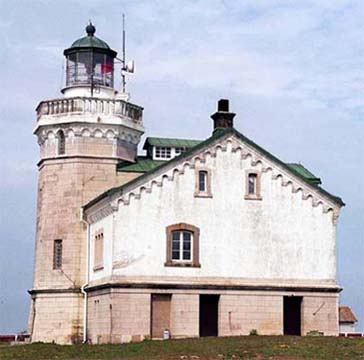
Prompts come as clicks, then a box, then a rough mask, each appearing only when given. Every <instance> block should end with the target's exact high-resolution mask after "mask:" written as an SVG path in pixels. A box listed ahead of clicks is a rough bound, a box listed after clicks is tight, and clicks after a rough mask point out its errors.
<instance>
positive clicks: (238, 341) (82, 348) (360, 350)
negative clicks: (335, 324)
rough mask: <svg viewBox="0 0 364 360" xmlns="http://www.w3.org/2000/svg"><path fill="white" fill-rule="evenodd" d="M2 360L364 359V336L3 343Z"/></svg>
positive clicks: (0, 353) (0, 347)
mask: <svg viewBox="0 0 364 360" xmlns="http://www.w3.org/2000/svg"><path fill="white" fill-rule="evenodd" d="M0 359H11V360H15V359H21V360H53V359H57V360H76V359H77V360H83V359H85V360H86V359H87V360H91V359H97V360H103V359H108V360H119V359H128V360H174V359H176V360H198V359H200V360H213V359H216V360H239V359H259V360H262V359H276V360H283V359H289V360H296V359H310V360H311V359H329V360H334V359H337V360H343V359H348V360H355V359H363V360H364V338H339V337H294V336H291V337H288V336H286V337H283V336H246V337H219V338H201V339H184V340H170V341H143V342H140V343H131V344H120V345H55V344H43V343H35V344H28V345H17V346H10V345H0Z"/></svg>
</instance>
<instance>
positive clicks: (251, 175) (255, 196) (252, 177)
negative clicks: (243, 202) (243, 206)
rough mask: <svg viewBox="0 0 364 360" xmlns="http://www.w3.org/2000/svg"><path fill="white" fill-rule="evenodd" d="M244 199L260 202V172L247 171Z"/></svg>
mask: <svg viewBox="0 0 364 360" xmlns="http://www.w3.org/2000/svg"><path fill="white" fill-rule="evenodd" d="M245 181H246V187H245V199H247V200H261V199H262V197H261V194H260V172H258V171H247V173H246V179H245Z"/></svg>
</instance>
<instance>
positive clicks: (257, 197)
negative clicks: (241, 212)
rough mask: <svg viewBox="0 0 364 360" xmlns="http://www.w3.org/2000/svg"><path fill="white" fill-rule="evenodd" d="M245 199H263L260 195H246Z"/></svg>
mask: <svg viewBox="0 0 364 360" xmlns="http://www.w3.org/2000/svg"><path fill="white" fill-rule="evenodd" d="M244 199H245V200H262V197H261V196H258V195H245V196H244Z"/></svg>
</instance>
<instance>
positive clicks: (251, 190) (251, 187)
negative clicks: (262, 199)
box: [248, 174, 258, 195]
mask: <svg viewBox="0 0 364 360" xmlns="http://www.w3.org/2000/svg"><path fill="white" fill-rule="evenodd" d="M257 177H258V176H257V174H249V175H248V194H249V195H256V194H257Z"/></svg>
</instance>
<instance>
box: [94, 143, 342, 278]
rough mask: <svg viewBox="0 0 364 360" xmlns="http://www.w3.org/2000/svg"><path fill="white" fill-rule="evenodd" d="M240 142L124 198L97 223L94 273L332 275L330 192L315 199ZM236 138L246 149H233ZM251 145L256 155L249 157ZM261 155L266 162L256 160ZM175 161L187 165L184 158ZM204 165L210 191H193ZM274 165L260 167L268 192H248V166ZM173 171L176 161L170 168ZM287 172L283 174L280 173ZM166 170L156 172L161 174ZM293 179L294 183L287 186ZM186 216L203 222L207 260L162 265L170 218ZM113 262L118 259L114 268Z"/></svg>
mask: <svg viewBox="0 0 364 360" xmlns="http://www.w3.org/2000/svg"><path fill="white" fill-rule="evenodd" d="M239 142H240V140H239V141H238V140H237V139H233V142H232V143H231V142H229V143H228V145H227V150H226V151H223V150H221V149H218V150H217V151H216V156H211V154H210V155H209V154H207V155H206V157H205V163H203V164H201V161H200V160H197V161H196V162H195V168H193V167H190V166H184V167H183V168H184V172H183V174H181V173H178V174H177V173H175V175H174V176H173V180H172V181H171V180H168V179H163V181H162V186H158V185H157V184H156V183H155V184H153V185H152V186H151V191H150V192H146V191H145V190H144V191H142V193H141V195H140V198H139V199H138V198H133V197H132V198H131V199H130V201H129V202H128V203H129V204H128V205H125V204H124V203H122V202H119V206H118V211H116V212H114V213H113V214H112V215H109V216H107V217H106V218H103V219H101V220H99V221H97V222H95V223H93V224H92V225H91V234H92V233H93V232H95V231H97V230H98V229H100V228H103V229H104V239H105V253H104V259H105V267H104V269H103V270H101V271H97V272H93V271H91V278H90V279H91V280H95V279H99V278H101V277H106V276H111V275H127V276H128V275H130V276H156V277H157V276H186V277H191V276H197V277H232V278H234V277H239V278H252V279H278V280H279V279H281V280H284V279H298V280H313V281H316V280H323V281H327V280H331V281H332V282H333V283H334V282H335V278H336V249H335V242H336V240H335V225H334V222H333V213H332V211H329V212H326V213H325V212H324V211H323V206H326V207H327V206H328V205H327V203H326V202H325V199H322V198H320V197H318V198H317V199H319V200H322V201H323V204H319V205H318V206H313V201H312V198H308V199H305V200H304V199H303V196H302V191H298V192H296V193H294V192H292V186H294V187H295V188H297V187H298V186H299V185H300V183H299V181H298V180H299V179H295V178H294V177H290V175H289V174H288V173H287V172H286V173H285V172H284V169H283V172H282V169H279V168H277V166H276V165H274V163H273V162H271V161H270V160H268V159H267V158H264V157H260V155H259V154H257V153H254V152H251V149H250V150H249V148H247V146H246V145H244V144H241V143H239ZM215 146H216V144H215ZM237 146H241V147H242V150H238V151H234V152H232V151H231V150H232V148H236V147H237ZM204 151H205V152H206V149H205V150H204ZM246 151H250V152H251V154H252V156H248V157H246V158H245V159H244V156H242V154H244V153H245V152H246ZM214 152H215V150H213V151H212V154H214ZM257 159H258V160H259V159H262V163H258V164H256V160H257ZM252 160H254V161H252ZM193 163H194V162H193V161H192V160H191V161H190V164H193ZM177 167H178V168H179V169H182V163H181V164H180V165H178V166H177ZM200 167H202V168H207V169H210V170H211V176H212V180H211V181H212V183H211V185H212V195H213V197H212V198H198V197H195V196H194V191H195V171H198V169H199V168H200ZM269 167H270V168H272V169H271V170H266V171H265V172H262V174H261V195H262V200H245V199H244V195H245V179H246V170H249V169H251V170H261V169H262V168H264V169H267V168H269ZM172 173H173V168H171V169H170V170H168V174H169V175H172ZM282 173H283V178H282V177H278V178H276V175H277V174H282ZM162 175H163V174H160V175H159V176H158V177H157V178H156V179H155V180H158V181H160V180H161V177H162ZM289 180H291V181H292V182H293V184H288V185H287V186H282V182H283V183H287V181H289ZM151 182H152V179H150V180H149V182H148V183H147V188H150V184H151ZM304 190H305V191H306V190H307V189H304ZM311 190H312V189H311ZM138 193H139V191H138ZM304 195H305V196H307V194H304ZM316 195H317V194H316ZM316 195H315V194H314V196H316ZM305 196H304V197H305ZM125 199H128V196H127V194H126V195H124V200H125ZM317 199H315V201H316V200H317ZM329 205H330V204H329ZM180 222H184V223H189V224H192V225H194V226H197V227H199V228H200V263H201V268H177V267H165V266H164V263H165V261H166V231H165V229H166V226H168V225H171V224H175V223H180ZM113 224H114V225H113ZM92 250H93V249H92V248H91V265H92V264H93V251H92ZM112 262H114V263H116V264H118V266H117V267H116V268H114V269H113V267H112ZM91 267H92V266H91Z"/></svg>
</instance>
